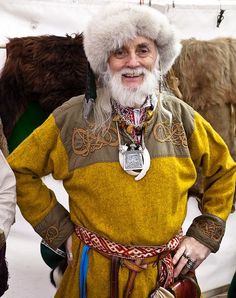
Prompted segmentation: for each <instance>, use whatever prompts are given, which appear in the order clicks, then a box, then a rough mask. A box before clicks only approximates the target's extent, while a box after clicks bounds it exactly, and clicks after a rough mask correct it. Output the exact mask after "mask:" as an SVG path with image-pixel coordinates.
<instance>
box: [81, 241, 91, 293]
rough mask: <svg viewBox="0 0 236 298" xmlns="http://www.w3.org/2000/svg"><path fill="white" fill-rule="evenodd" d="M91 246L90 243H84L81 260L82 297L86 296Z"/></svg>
mask: <svg viewBox="0 0 236 298" xmlns="http://www.w3.org/2000/svg"><path fill="white" fill-rule="evenodd" d="M89 250H90V247H89V246H88V245H84V247H83V251H82V255H81V261H80V271H79V274H80V281H79V286H80V298H86V282H87V272H88V263H89V255H88V252H89Z"/></svg>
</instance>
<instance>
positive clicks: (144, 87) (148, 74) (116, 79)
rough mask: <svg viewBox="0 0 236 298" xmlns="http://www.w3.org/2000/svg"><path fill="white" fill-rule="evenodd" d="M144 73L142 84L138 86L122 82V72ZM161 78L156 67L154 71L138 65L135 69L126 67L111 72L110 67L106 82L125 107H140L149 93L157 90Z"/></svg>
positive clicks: (112, 93)
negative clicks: (130, 86)
mask: <svg viewBox="0 0 236 298" xmlns="http://www.w3.org/2000/svg"><path fill="white" fill-rule="evenodd" d="M133 71H134V72H135V73H136V74H140V73H142V74H143V75H144V78H143V82H142V84H141V85H140V86H139V87H137V88H128V87H126V86H124V85H123V84H122V74H125V73H133ZM158 78H159V72H158V71H157V69H156V68H154V70H153V71H148V70H147V69H146V68H143V67H138V68H135V69H130V68H125V69H122V70H121V71H119V72H117V73H115V74H114V75H113V74H112V73H111V70H110V69H109V67H108V70H107V73H106V74H105V83H106V85H107V86H108V88H109V89H110V92H111V96H112V98H113V99H114V100H115V101H117V102H118V103H119V104H120V105H122V106H124V107H131V108H138V107H141V106H142V105H143V103H144V102H145V99H146V98H147V96H148V95H151V94H153V93H154V92H155V90H156V86H157V82H158Z"/></svg>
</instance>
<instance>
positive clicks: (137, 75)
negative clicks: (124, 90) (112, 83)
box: [122, 73, 143, 78]
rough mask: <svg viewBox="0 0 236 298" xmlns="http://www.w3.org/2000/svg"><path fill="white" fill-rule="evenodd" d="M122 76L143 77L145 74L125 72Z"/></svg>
mask: <svg viewBox="0 0 236 298" xmlns="http://www.w3.org/2000/svg"><path fill="white" fill-rule="evenodd" d="M122 77H125V78H138V77H143V74H133V73H132V74H123V75H122Z"/></svg>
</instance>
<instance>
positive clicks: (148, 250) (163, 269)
mask: <svg viewBox="0 0 236 298" xmlns="http://www.w3.org/2000/svg"><path fill="white" fill-rule="evenodd" d="M75 232H76V235H77V236H78V238H79V239H80V240H81V241H82V242H83V243H84V244H86V245H88V246H90V247H91V248H93V249H95V250H96V251H98V252H100V253H104V254H107V255H109V256H116V257H119V258H121V259H129V260H137V259H146V258H149V257H154V256H158V255H160V254H161V253H163V252H166V253H167V254H166V255H165V256H164V258H163V259H162V260H161V266H160V272H159V284H160V285H161V286H163V287H165V288H167V287H168V286H169V285H170V284H171V283H173V280H174V267H173V262H172V256H171V252H173V251H175V250H176V249H177V248H178V246H179V243H180V240H181V239H182V237H183V233H182V230H181V231H180V232H179V233H178V234H177V235H175V236H174V237H173V238H172V239H171V240H170V241H169V242H168V243H167V244H164V245H161V246H139V245H138V246H133V245H123V244H119V243H116V242H114V241H111V240H109V239H107V238H104V237H102V236H101V235H99V234H97V233H95V232H92V231H90V230H88V229H87V228H84V227H82V226H76V227H75Z"/></svg>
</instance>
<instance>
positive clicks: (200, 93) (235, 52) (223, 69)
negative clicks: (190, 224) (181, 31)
mask: <svg viewBox="0 0 236 298" xmlns="http://www.w3.org/2000/svg"><path fill="white" fill-rule="evenodd" d="M235 68H236V39H232V38H218V39H214V40H210V41H200V40H196V39H189V40H183V41H182V51H181V54H180V56H179V57H178V58H177V59H176V61H175V63H174V65H173V67H172V69H171V71H169V73H168V75H167V76H166V79H167V84H168V85H169V88H170V89H171V91H172V92H173V93H174V94H175V95H176V96H177V97H179V98H181V99H182V100H184V101H185V102H187V103H188V104H189V105H191V106H192V107H193V108H194V109H195V110H197V111H198V112H199V113H200V114H201V115H202V116H203V117H204V118H205V119H206V120H208V121H209V122H210V123H211V125H212V126H213V127H214V129H215V130H216V131H217V132H218V133H219V134H220V135H221V137H222V138H223V139H224V141H225V142H226V144H227V145H228V148H229V151H230V153H231V155H232V157H233V158H234V160H236V72H235ZM198 171H199V174H198V180H197V183H196V184H195V186H194V187H193V188H192V189H191V190H190V195H195V196H197V197H198V198H199V201H200V204H201V198H202V195H203V180H204V177H203V176H202V175H201V169H198ZM235 200H236V196H235V197H234V204H235ZM234 209H235V207H234V206H233V208H232V210H234Z"/></svg>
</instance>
